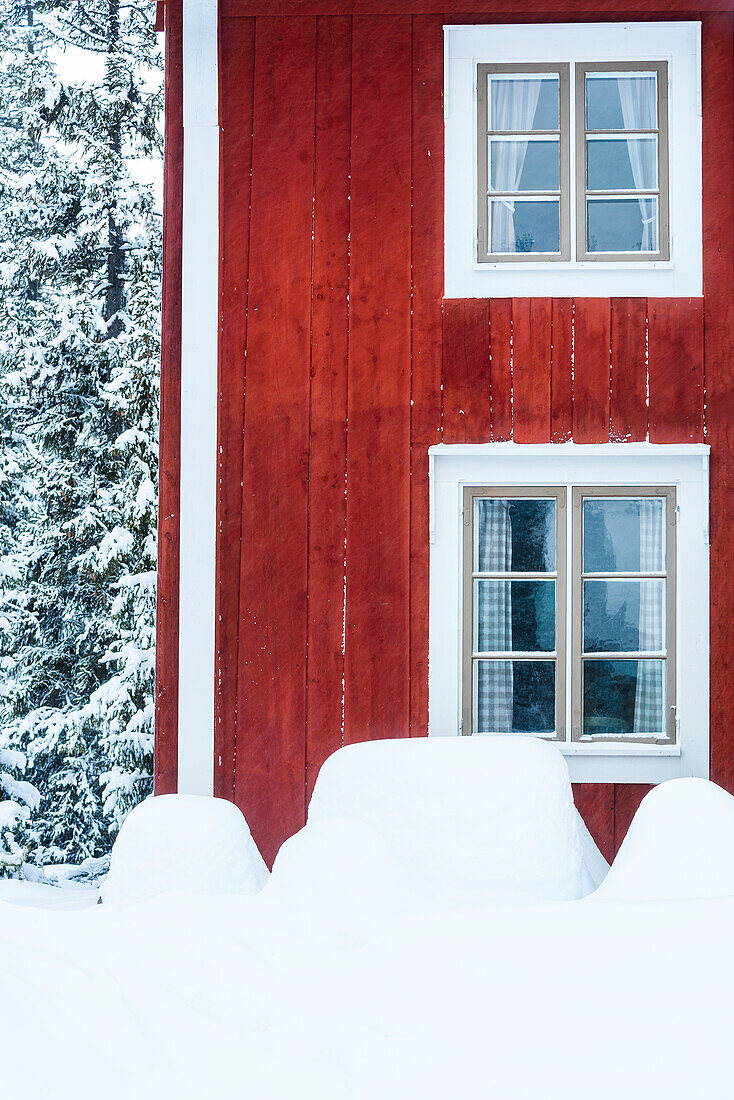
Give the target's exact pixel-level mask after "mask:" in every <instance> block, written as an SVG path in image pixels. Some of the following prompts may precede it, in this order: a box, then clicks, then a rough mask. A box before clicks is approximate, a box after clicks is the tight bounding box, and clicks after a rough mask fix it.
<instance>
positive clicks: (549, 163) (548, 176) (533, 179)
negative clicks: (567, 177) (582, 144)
mask: <svg viewBox="0 0 734 1100" xmlns="http://www.w3.org/2000/svg"><path fill="white" fill-rule="evenodd" d="M558 148H559V147H558V141H557V140H550V141H515V140H504V139H500V140H497V139H496V138H492V139H490V142H489V165H490V167H489V186H490V188H491V189H492V191H557V190H558V188H559V187H560V182H559V181H560V175H559V172H560V166H559V159H558V157H559V152H558Z"/></svg>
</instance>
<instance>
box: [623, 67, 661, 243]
mask: <svg viewBox="0 0 734 1100" xmlns="http://www.w3.org/2000/svg"><path fill="white" fill-rule="evenodd" d="M617 88H618V90H619V101H620V103H621V105H622V119H623V120H624V128H625V130H632V131H635V130H650V129H654V127H655V126H656V125H657V119H656V114H657V94H656V83H655V80H654V79H652V78H650V77H645V78H640V77H619V78H618V79H617ZM627 149H628V151H629V158H630V165H631V166H632V178H633V180H634V182H635V188H636V190H638V191H642V190H645V189H647V190H649V189H650V186H651V181H652V180H654V179H655V160H656V156H657V143H656V142H655V141H634V140H632V141H628V142H627ZM653 186H654V185H653ZM637 202H638V204H639V207H640V217H641V219H642V243H641V248H642V251H643V252H653V251H655V250H656V249H657V247H658V244H657V232H656V230H657V212H656V209H655V207H656V203H655V201H654V200H651V199H650V198H648V197H646V196H644V195H640V197H639V198H638V200H637Z"/></svg>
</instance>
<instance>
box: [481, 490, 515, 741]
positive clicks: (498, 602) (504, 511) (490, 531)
mask: <svg viewBox="0 0 734 1100" xmlns="http://www.w3.org/2000/svg"><path fill="white" fill-rule="evenodd" d="M477 528H478V530H477V537H478V540H479V561H478V567H479V571H480V572H481V573H502V572H505V571H507V570H509V569H511V568H512V521H511V518H510V501H509V500H501V499H499V498H496V497H488V498H487V497H485V498H484V500H482V501H481V504H480V506H479V508H478V517H477ZM478 588H479V594H478V596H477V604H478V606H477V623H478V639H477V640H478V646H479V650H480V652H484V653H487V652H489V653H492V652H506V651H509V650H511V649H512V596H511V588H510V581H492V582H491V583H487V582H486V581H485V582H480V583H479V585H478ZM477 730H478V731H479V732H480V733H511V732H512V662H511V661H481V662H479V665H478V683H477Z"/></svg>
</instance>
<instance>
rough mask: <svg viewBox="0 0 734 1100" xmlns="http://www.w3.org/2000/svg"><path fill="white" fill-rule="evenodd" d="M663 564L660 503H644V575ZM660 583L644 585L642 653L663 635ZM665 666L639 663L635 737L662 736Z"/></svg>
mask: <svg viewBox="0 0 734 1100" xmlns="http://www.w3.org/2000/svg"><path fill="white" fill-rule="evenodd" d="M662 561H663V522H662V511H661V507H660V502H659V500H655V499H654V498H647V499H644V498H643V499H642V500H641V501H640V571H641V572H646V573H647V572H655V571H656V570H658V569H660V567H661V565H662ZM659 590H660V585H659V584H658V583H657V582H650V581H642V583H641V584H640V619H639V630H640V642H639V647H640V650H641V651H642V652H644V651H645V650H656V649H658V648H659V646H660V640H661V636H662V633H663V604H662V601H661V600H660V598H659ZM663 667H664V666H663V662H662V661H638V663H637V691H636V694H635V719H634V732H635V734H645V733H648V734H659V733H661V732H664V730H661V728H660V727H661V721H662V718H663Z"/></svg>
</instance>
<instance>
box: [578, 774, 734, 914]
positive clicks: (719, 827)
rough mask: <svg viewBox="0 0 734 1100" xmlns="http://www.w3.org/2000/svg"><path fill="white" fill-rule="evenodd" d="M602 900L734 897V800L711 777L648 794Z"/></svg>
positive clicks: (600, 894)
mask: <svg viewBox="0 0 734 1100" xmlns="http://www.w3.org/2000/svg"><path fill="white" fill-rule="evenodd" d="M596 896H597V898H603V899H604V900H605V901H613V900H617V901H630V900H638V901H640V900H646V901H667V900H674V899H678V900H683V899H693V898H698V899H701V898H716V897H724V896H728V897H734V798H732V796H731V795H730V794H728V793H727V792H726V791H725V790H723V789H722V788H721V787H718V786H717V785H716V784H715V783H710V782H709V781H708V780H707V779H671V780H669V782H667V783H661V784H660V785H659V786H657V787H653V789H652V790H651V791H650V792H649V793H648V794H646V795H645V797H644V798H643V800H642V802H641V804H640V807H639V809H638V811H637V813H636V814H635V816H634V818H633V820H632V824H631V825H630V828H629V832H628V833H627V836H626V837H625V839H624V841H623V842H622V846H621V847H620V849H619V851H618V852H617V855H616V857H615V860H614V863H613V864H612V866H611V869H610V871H609V874H608V875H607V877H606V879H605V881H604V883H603V884H602V886H601V887H600V888H599V891H598V894H597V895H596Z"/></svg>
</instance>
